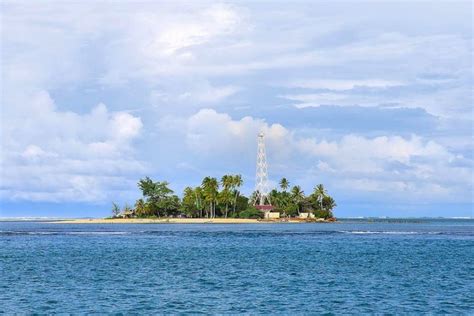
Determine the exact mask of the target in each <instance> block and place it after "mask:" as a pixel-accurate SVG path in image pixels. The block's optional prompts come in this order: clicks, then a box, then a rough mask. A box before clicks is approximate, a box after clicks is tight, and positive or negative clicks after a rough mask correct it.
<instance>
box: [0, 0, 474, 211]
mask: <svg viewBox="0 0 474 316" xmlns="http://www.w3.org/2000/svg"><path fill="white" fill-rule="evenodd" d="M472 9H473V8H472V2H470V1H465V2H456V1H439V2H430V1H421V2H416V1H391V2H384V1H378V2H375V1H369V2H355V1H351V2H344V1H335V2H318V1H296V2H292V3H286V2H274V3H270V2H266V1H263V2H258V3H256V2H254V1H252V2H250V1H248V2H247V1H238V2H222V3H218V2H215V1H209V2H207V1H195V2H179V1H178V2H175V1H173V2H171V1H170V2H161V3H160V2H147V1H139V2H138V1H118V2H109V1H103V2H101V1H99V2H88V1H84V2H78V1H51V2H42V3H32V2H26V1H3V2H2V4H1V12H2V13H1V15H2V24H1V32H2V36H1V44H2V49H1V62H2V66H1V71H2V77H1V78H2V80H1V88H2V95H1V109H2V113H1V114H2V115H1V139H2V142H1V148H2V150H1V174H2V176H1V187H0V188H1V196H0V199H1V209H0V216H3V217H8V216H64V217H75V216H105V215H108V214H109V213H110V205H111V202H112V201H116V202H119V203H126V202H128V203H130V204H132V203H133V201H134V200H135V199H136V198H137V197H138V196H139V192H138V190H137V188H136V182H137V181H138V179H139V178H141V177H143V176H145V175H149V176H150V177H152V178H154V179H156V180H167V181H169V182H170V183H171V186H172V188H173V189H175V190H176V192H177V193H181V191H182V189H183V188H184V186H186V185H198V184H199V183H200V181H201V179H202V178H203V177H204V176H207V175H210V176H216V177H220V176H221V175H223V174H224V173H240V174H242V175H243V178H244V181H245V184H244V188H243V191H244V192H245V193H249V192H251V191H252V189H253V187H254V173H255V156H256V135H257V133H258V131H260V130H263V131H264V132H265V133H266V135H267V151H268V161H269V164H270V166H269V173H270V175H269V176H270V180H271V183H272V185H275V183H276V182H277V181H278V179H280V178H281V177H283V176H285V177H287V178H288V179H289V181H290V183H291V184H300V185H301V186H302V187H303V189H304V190H305V192H306V193H310V192H311V190H312V188H313V187H314V186H315V185H316V184H318V183H324V184H325V185H326V187H327V189H328V191H329V193H330V194H332V195H333V196H334V197H335V199H336V201H337V203H338V207H337V209H336V215H337V216H341V217H342V216H474V214H473V159H474V157H473V149H474V144H473V115H472V114H473V113H472V112H473V107H472V105H473V92H472V91H473V90H472V87H473V50H472V47H473V46H472V33H473V30H472V22H473V21H472Z"/></svg>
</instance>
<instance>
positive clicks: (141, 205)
mask: <svg viewBox="0 0 474 316" xmlns="http://www.w3.org/2000/svg"><path fill="white" fill-rule="evenodd" d="M135 211H136V212H137V216H145V215H147V214H146V211H147V209H146V205H145V201H144V200H143V199H138V200H137V202H135Z"/></svg>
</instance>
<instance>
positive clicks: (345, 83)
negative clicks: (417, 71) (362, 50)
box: [288, 79, 403, 91]
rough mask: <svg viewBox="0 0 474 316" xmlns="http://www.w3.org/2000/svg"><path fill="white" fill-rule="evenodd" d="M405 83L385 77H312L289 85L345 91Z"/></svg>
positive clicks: (395, 85) (380, 87) (381, 87)
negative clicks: (346, 78) (342, 78)
mask: <svg viewBox="0 0 474 316" xmlns="http://www.w3.org/2000/svg"><path fill="white" fill-rule="evenodd" d="M402 85H403V83H402V82H399V81H389V80H383V79H365V80H323V79H310V80H299V81H295V82H290V83H289V84H288V86H289V87H292V88H306V89H307V88H310V89H325V90H335V91H344V90H352V89H355V88H379V89H383V88H388V87H397V86H402Z"/></svg>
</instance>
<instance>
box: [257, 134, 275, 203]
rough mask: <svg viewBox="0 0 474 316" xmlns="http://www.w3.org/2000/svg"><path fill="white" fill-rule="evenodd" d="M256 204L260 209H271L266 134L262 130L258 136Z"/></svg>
mask: <svg viewBox="0 0 474 316" xmlns="http://www.w3.org/2000/svg"><path fill="white" fill-rule="evenodd" d="M255 192H256V196H255V201H254V203H255V206H256V207H257V209H260V210H265V211H266V210H271V209H272V207H271V203H270V197H269V196H268V193H269V187H268V166H267V155H266V151H265V134H264V133H263V132H260V133H259V134H258V137H257V172H256V177H255Z"/></svg>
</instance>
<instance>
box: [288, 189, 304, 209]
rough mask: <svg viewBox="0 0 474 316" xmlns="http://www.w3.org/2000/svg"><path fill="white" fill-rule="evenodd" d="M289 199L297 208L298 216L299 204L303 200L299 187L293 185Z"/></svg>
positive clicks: (302, 193)
mask: <svg viewBox="0 0 474 316" xmlns="http://www.w3.org/2000/svg"><path fill="white" fill-rule="evenodd" d="M291 198H292V200H293V202H294V203H295V204H296V206H297V207H298V215H299V214H300V204H301V202H302V201H303V200H304V192H303V190H301V187H300V186H299V185H295V186H294V187H293V188H292V189H291Z"/></svg>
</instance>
